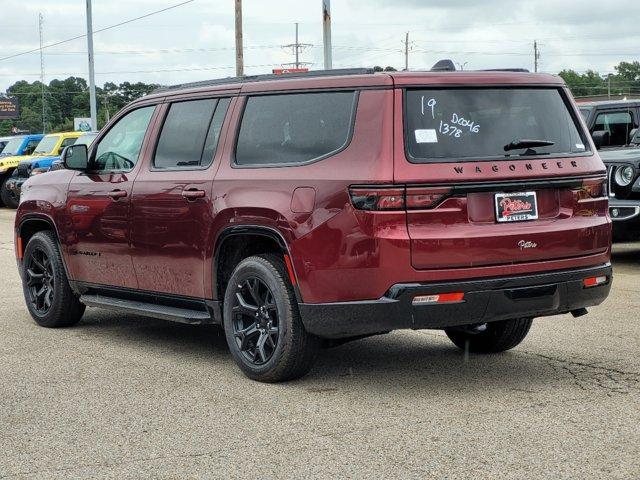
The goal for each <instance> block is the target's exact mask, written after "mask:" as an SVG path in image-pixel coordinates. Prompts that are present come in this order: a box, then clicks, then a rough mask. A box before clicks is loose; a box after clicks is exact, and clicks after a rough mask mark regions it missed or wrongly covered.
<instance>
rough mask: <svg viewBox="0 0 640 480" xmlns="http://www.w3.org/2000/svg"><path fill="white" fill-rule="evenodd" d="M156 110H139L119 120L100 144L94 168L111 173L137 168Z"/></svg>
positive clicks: (145, 108) (151, 107)
mask: <svg viewBox="0 0 640 480" xmlns="http://www.w3.org/2000/svg"><path fill="white" fill-rule="evenodd" d="M155 108H156V107H155V105H153V106H149V107H142V108H138V109H137V110H133V111H131V112H129V113H127V114H126V115H125V116H124V117H122V118H121V119H120V120H118V122H117V123H116V124H115V125H114V126H113V127H112V128H111V129H110V130H109V131H108V132H107V134H106V135H105V136H104V137H102V139H101V140H100V143H98V145H97V147H96V154H95V159H94V160H93V168H94V169H95V170H98V171H107V172H111V171H121V170H125V171H128V170H131V169H132V168H133V167H135V166H136V163H138V157H139V156H140V149H141V148H142V141H143V140H144V135H145V133H146V132H147V127H148V126H149V122H150V121H151V116H152V115H153V111H154V110H155Z"/></svg>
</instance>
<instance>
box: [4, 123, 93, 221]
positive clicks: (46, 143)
mask: <svg viewBox="0 0 640 480" xmlns="http://www.w3.org/2000/svg"><path fill="white" fill-rule="evenodd" d="M82 134H83V132H62V133H50V134H49V135H45V136H44V137H42V140H40V143H38V146H36V149H35V150H34V152H33V153H32V154H31V155H16V156H13V157H3V158H0V199H1V200H2V205H11V206H13V205H12V204H13V203H14V199H13V198H11V197H10V195H9V190H8V189H7V188H6V183H7V180H9V178H11V174H12V173H13V171H14V170H15V168H16V167H17V166H18V163H20V162H21V161H22V160H29V159H34V160H35V159H38V158H40V157H50V156H53V155H60V154H61V153H62V150H63V149H64V147H68V146H69V145H73V144H74V143H75V141H76V140H77V138H78V137H79V136H81V135H82ZM0 206H1V205H0ZM13 208H15V206H13Z"/></svg>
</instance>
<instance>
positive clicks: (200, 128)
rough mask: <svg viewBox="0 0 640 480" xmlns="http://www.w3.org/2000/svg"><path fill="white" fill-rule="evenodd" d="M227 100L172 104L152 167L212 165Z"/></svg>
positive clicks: (227, 103)
mask: <svg viewBox="0 0 640 480" xmlns="http://www.w3.org/2000/svg"><path fill="white" fill-rule="evenodd" d="M229 101H230V100H229V99H228V98H225V99H222V100H221V101H220V102H219V105H218V100H217V99H205V100H193V101H187V102H178V103H173V104H171V107H170V108H169V113H168V114H167V118H166V119H165V121H164V125H163V126H162V132H161V133H160V139H159V140H158V146H157V147H156V153H155V158H154V161H153V164H154V166H155V167H156V168H180V167H201V166H202V167H206V166H209V165H211V162H212V161H213V153H214V151H215V147H216V145H217V141H218V136H219V135H220V129H221V128H222V121H223V120H224V114H225V112H226V109H227V106H228V105H229ZM216 107H217V108H216ZM214 112H215V113H214Z"/></svg>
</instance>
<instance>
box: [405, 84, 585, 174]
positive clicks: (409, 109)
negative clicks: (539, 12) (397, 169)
mask: <svg viewBox="0 0 640 480" xmlns="http://www.w3.org/2000/svg"><path fill="white" fill-rule="evenodd" d="M405 109H406V119H407V123H406V131H405V135H406V139H407V146H408V151H409V154H410V156H411V157H412V159H413V161H415V162H425V161H429V160H432V159H442V158H446V159H465V158H496V157H498V158H499V157H505V156H519V155H534V154H535V155H545V154H547V155H562V154H571V153H582V152H585V151H586V150H587V147H586V146H585V144H584V141H583V140H582V138H581V135H580V131H579V130H578V127H577V125H576V122H575V121H574V119H573V118H572V117H571V114H570V113H569V110H568V109H567V105H566V104H565V102H564V101H563V99H562V96H561V94H560V91H559V90H557V89H552V88H544V89H542V88H502V89H500V88H497V89H496V88H487V89H476V88H469V89H467V88H465V89H447V90H436V89H434V90H409V91H407V94H406V107H405ZM520 140H544V141H547V142H553V144H552V145H549V146H537V147H532V148H528V147H524V148H506V147H507V145H509V144H511V143H512V142H517V141H520Z"/></svg>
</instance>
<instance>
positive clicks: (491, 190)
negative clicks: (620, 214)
mask: <svg viewBox="0 0 640 480" xmlns="http://www.w3.org/2000/svg"><path fill="white" fill-rule="evenodd" d="M63 160H64V162H65V164H66V167H67V169H66V170H59V171H55V172H51V173H47V174H44V175H38V176H35V177H32V178H31V179H30V180H28V181H27V182H26V183H25V185H24V188H23V193H22V199H21V204H20V207H19V210H18V214H17V217H16V252H17V257H18V264H19V267H20V272H21V275H22V279H23V284H24V293H25V298H26V303H27V306H28V308H29V311H30V312H31V315H32V316H33V318H34V319H35V320H36V322H38V324H40V325H43V326H47V327H61V326H69V325H73V324H75V323H76V322H78V321H79V320H80V318H81V317H82V314H83V312H84V310H85V306H92V307H103V308H108V309H113V310H118V311H121V312H124V313H132V314H141V315H148V316H151V317H157V318H162V319H167V320H175V321H179V322H186V323H193V324H195V323H218V324H221V325H223V327H224V330H225V333H226V337H227V341H228V344H229V348H230V350H231V353H232V354H233V356H234V358H235V360H236V361H237V363H238V365H239V366H240V368H241V369H242V370H243V371H244V372H245V373H246V374H247V375H248V376H249V377H251V378H253V379H258V380H262V381H271V382H272V381H279V380H286V379H292V378H295V377H298V376H301V375H303V374H304V373H306V372H307V371H308V370H309V369H310V367H311V364H312V361H313V358H314V355H315V353H316V351H317V349H318V348H319V347H320V346H321V345H322V344H323V343H331V342H332V343H338V342H342V341H345V340H348V339H354V338H360V337H363V336H367V335H374V334H379V333H385V332H389V331H391V330H395V329H400V328H411V329H425V328H431V329H444V330H445V331H446V333H447V335H448V336H449V337H450V338H451V340H452V341H453V343H455V344H456V345H457V346H458V347H460V348H462V349H467V350H468V351H470V352H482V353H492V352H500V351H504V350H507V349H510V348H513V347H514V346H516V345H517V344H518V343H520V342H521V341H522V339H523V338H524V337H525V335H526V334H527V332H528V330H529V327H530V325H531V321H532V318H534V317H540V316H547V315H556V314H563V313H569V312H571V313H573V314H574V316H578V315H582V314H584V313H586V310H585V307H588V306H592V305H597V304H599V303H601V302H602V301H603V300H604V299H605V298H606V296H607V294H608V293H609V289H610V286H611V279H612V277H611V265H610V242H611V240H610V237H611V223H610V219H609V218H608V216H607V192H606V178H605V168H604V166H603V164H602V162H601V160H600V158H599V157H598V154H597V153H596V151H595V148H594V146H593V143H592V141H591V139H590V137H589V135H588V132H587V131H586V129H585V126H584V124H583V122H582V120H581V118H580V114H579V112H578V110H577V109H576V107H575V105H574V103H573V101H572V99H571V95H570V94H569V92H568V90H567V88H566V87H565V85H564V84H563V83H562V80H561V79H560V78H558V77H555V76H549V75H538V74H529V73H521V72H506V71H503V72H499V71H487V72H403V73H395V72H394V73H376V74H374V73H372V72H369V71H348V72H346V71H342V72H341V71H331V72H316V73H314V74H308V75H304V74H301V75H297V76H291V77H284V78H275V77H273V76H266V77H254V78H251V77H249V78H244V79H241V80H238V79H236V80H231V81H230V80H226V81H211V82H203V83H200V84H189V85H183V86H179V87H171V88H167V89H164V90H163V91H159V92H156V93H154V94H152V95H149V96H147V97H144V98H142V99H140V100H137V101H135V102H133V103H132V104H130V105H129V106H128V107H126V108H125V109H124V110H122V111H121V112H120V113H119V114H118V115H117V116H116V117H115V118H114V119H113V120H112V121H111V122H110V123H109V124H108V125H107V126H106V127H105V128H104V129H103V131H102V132H101V133H100V135H99V136H98V137H97V139H96V140H95V141H94V143H93V144H92V146H91V147H90V149H89V151H87V148H86V146H82V145H81V146H77V147H75V146H74V147H69V148H67V149H66V151H65V152H64V154H63Z"/></svg>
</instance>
